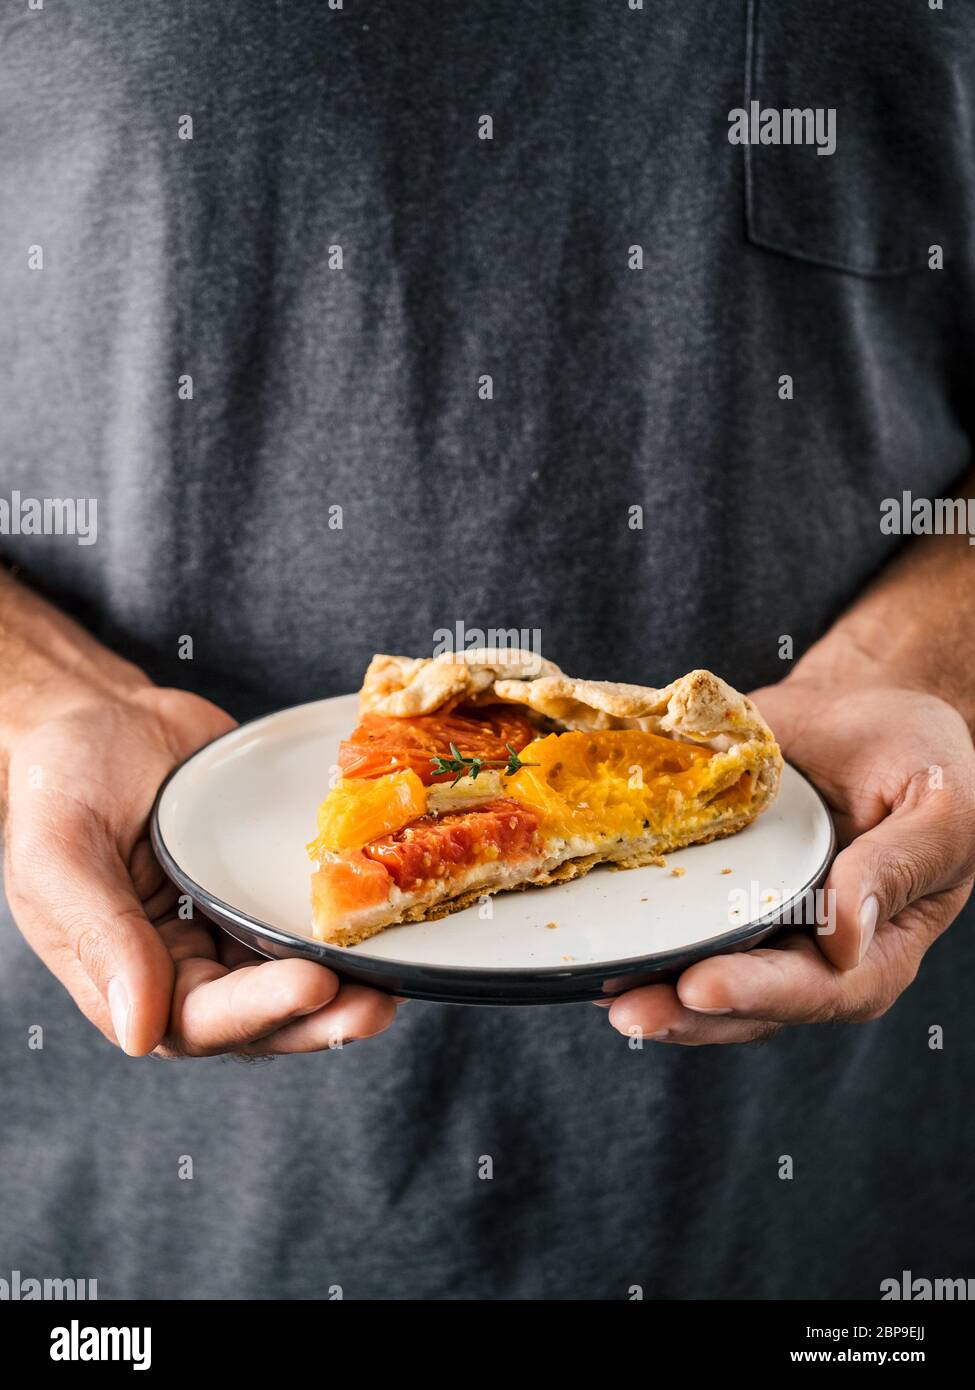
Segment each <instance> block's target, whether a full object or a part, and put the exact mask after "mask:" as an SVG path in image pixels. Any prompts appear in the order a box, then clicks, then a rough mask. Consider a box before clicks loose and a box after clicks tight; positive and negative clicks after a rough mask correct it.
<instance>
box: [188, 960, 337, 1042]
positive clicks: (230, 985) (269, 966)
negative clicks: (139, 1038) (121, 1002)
mask: <svg viewBox="0 0 975 1390" xmlns="http://www.w3.org/2000/svg"><path fill="white" fill-rule="evenodd" d="M338 988H339V981H338V978H337V976H336V975H334V974H333V972H332V971H331V970H327V969H326V968H325V966H323V965H316V964H315V963H314V961H310V960H275V961H265V962H263V963H262V964H260V965H245V966H242V967H241V968H240V969H238V970H228V969H227V967H226V966H225V965H222V964H221V963H220V962H219V961H217V960H184V961H181V962H180V963H179V965H178V966H177V969H176V986H175V989H174V991H173V1011H172V1019H171V1024H170V1029H169V1033H168V1035H167V1038H166V1046H167V1047H168V1048H170V1049H171V1050H172V1051H173V1052H174V1053H176V1054H177V1055H180V1056H190V1057H205V1056H211V1055H213V1054H215V1053H220V1052H232V1051H238V1050H243V1049H244V1048H245V1047H246V1045H247V1044H248V1043H251V1042H255V1041H257V1039H258V1038H264V1037H266V1036H267V1035H268V1034H270V1033H273V1032H275V1031H277V1029H279V1028H281V1027H283V1026H284V1025H285V1024H287V1023H290V1022H292V1021H293V1020H294V1019H296V1018H300V1017H301V1016H302V1015H304V1014H309V1013H313V1012H314V1011H315V1010H317V1009H321V1008H322V1007H323V1005H325V1004H328V1003H330V1002H331V1001H332V1000H333V999H334V998H335V995H336V994H337V993H338Z"/></svg>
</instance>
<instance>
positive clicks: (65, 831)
mask: <svg viewBox="0 0 975 1390" xmlns="http://www.w3.org/2000/svg"><path fill="white" fill-rule="evenodd" d="M7 891H8V898H9V900H10V904H11V907H12V909H13V911H14V915H15V917H16V918H17V921H18V922H19V923H20V925H21V927H22V929H23V931H24V935H25V936H26V937H27V940H28V941H29V942H30V944H31V946H32V947H33V949H34V950H35V951H36V952H37V954H38V955H39V956H40V957H41V959H42V960H43V961H44V963H45V964H46V965H47V966H48V968H49V969H50V970H52V971H53V973H54V974H55V975H56V976H57V977H58V979H59V980H60V981H61V983H62V984H63V985H64V986H65V987H66V989H67V990H68V992H69V993H70V994H71V996H72V998H73V999H74V1000H75V1002H76V1003H77V1004H78V1005H79V1007H80V1008H81V1009H82V1011H83V1012H84V1013H85V1014H86V1016H87V1017H88V1018H89V1019H90V1020H91V1021H92V1022H93V1023H94V1024H95V1025H96V1026H97V1027H98V1028H100V1029H101V1031H102V1032H103V1033H104V1034H105V1036H106V1037H108V1038H109V1039H113V1040H114V1041H116V1042H117V1043H118V1045H119V1046H120V1047H121V1048H122V1049H123V1051H125V1052H127V1053H128V1054H129V1055H130V1056H133V1057H139V1056H143V1055H145V1053H147V1052H151V1051H152V1049H153V1048H154V1047H155V1046H156V1045H157V1043H158V1042H159V1041H160V1039H161V1038H162V1037H163V1036H164V1034H165V1031H166V1024H167V1021H168V1018H169V1005H170V998H171V994H172V984H173V963H172V960H171V959H170V956H169V953H168V951H167V950H166V948H165V946H164V945H163V943H162V941H161V940H160V938H159V935H158V933H157V932H156V931H155V929H154V928H153V927H152V925H151V924H150V922H149V921H148V920H147V918H146V916H145V913H144V912H143V910H142V905H141V903H140V902H139V898H138V896H137V894H136V893H135V891H134V889H133V887H132V882H131V879H130V878H129V874H128V871H127V869H126V866H125V864H124V863H123V861H122V859H121V858H120V856H119V854H118V851H117V849H116V847H115V845H114V844H113V843H112V842H111V840H110V838H109V836H108V834H107V832H106V831H104V830H103V829H102V828H101V827H100V826H99V825H98V824H97V823H96V822H95V821H94V820H93V819H92V818H90V817H80V816H79V817H77V818H72V819H71V820H70V821H68V820H66V819H65V818H64V815H63V812H62V816H61V820H60V823H59V825H58V828H57V831H56V832H55V831H52V830H51V829H50V827H48V826H46V825H41V826H30V827H27V828H25V829H21V828H20V827H19V826H18V825H17V823H16V821H15V823H14V825H13V826H12V827H11V831H10V837H9V839H8V853H7Z"/></svg>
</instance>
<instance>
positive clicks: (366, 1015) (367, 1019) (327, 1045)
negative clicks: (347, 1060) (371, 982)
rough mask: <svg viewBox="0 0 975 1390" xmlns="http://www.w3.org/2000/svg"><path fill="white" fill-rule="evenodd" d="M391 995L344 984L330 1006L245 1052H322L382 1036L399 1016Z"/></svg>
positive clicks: (253, 1044) (283, 1029)
mask: <svg viewBox="0 0 975 1390" xmlns="http://www.w3.org/2000/svg"><path fill="white" fill-rule="evenodd" d="M396 1012H397V1006H396V1001H395V1000H394V999H393V997H392V995H389V994H381V993H380V992H379V990H375V989H369V988H368V987H367V986H365V985H351V984H343V985H342V987H341V989H340V990H339V992H338V994H337V995H336V996H335V999H334V1001H333V1002H332V1003H331V1004H327V1005H326V1006H325V1008H323V1009H318V1010H317V1011H316V1012H315V1013H313V1014H309V1015H308V1016H307V1017H305V1018H299V1019H297V1020H296V1021H295V1022H294V1023H289V1024H287V1025H286V1026H285V1027H284V1028H279V1029H278V1031H277V1032H276V1033H272V1034H271V1035H270V1036H269V1037H267V1038H263V1039H262V1040H261V1041H260V1042H256V1043H251V1044H249V1045H248V1046H247V1047H245V1048H243V1049H242V1050H243V1051H244V1052H245V1053H247V1054H248V1055H250V1056H280V1055H283V1054H285V1053H291V1052H322V1051H325V1050H326V1049H328V1050H334V1049H337V1048H342V1047H344V1046H345V1045H346V1044H347V1043H350V1042H356V1041H358V1040H359V1039H362V1038H372V1037H375V1035H376V1034H377V1033H382V1032H383V1031H384V1030H385V1029H386V1028H388V1027H389V1025H390V1024H391V1023H392V1021H393V1019H394V1018H395V1017H396Z"/></svg>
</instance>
